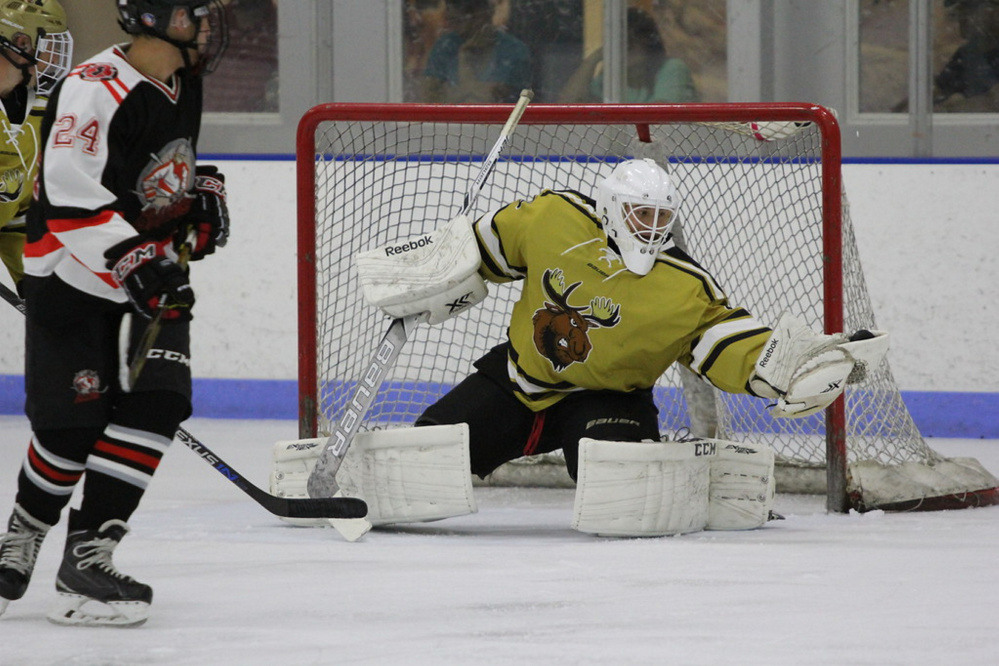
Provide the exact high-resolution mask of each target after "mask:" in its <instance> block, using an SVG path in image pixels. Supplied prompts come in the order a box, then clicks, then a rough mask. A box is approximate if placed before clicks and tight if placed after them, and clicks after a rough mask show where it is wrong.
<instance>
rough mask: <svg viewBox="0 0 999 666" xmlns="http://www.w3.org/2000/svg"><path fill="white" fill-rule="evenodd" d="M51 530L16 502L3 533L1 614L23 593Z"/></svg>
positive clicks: (0, 592)
mask: <svg viewBox="0 0 999 666" xmlns="http://www.w3.org/2000/svg"><path fill="white" fill-rule="evenodd" d="M48 531H49V525H46V524H45V523H43V522H41V521H38V520H35V519H34V518H32V517H31V516H30V515H28V513H27V512H25V511H24V509H22V508H21V507H20V506H18V505H16V504H15V505H14V511H13V512H12V513H11V514H10V521H9V522H8V523H7V533H6V534H3V535H0V615H3V612H4V611H5V610H6V609H7V604H9V603H10V602H11V601H15V600H17V599H20V598H21V597H23V596H24V591H25V590H27V589H28V583H29V582H30V581H31V572H32V571H33V570H34V568H35V560H36V559H37V558H38V549H39V548H41V547H42V540H43V539H45V535H46V533H48Z"/></svg>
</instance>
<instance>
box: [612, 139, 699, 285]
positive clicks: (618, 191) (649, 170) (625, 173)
mask: <svg viewBox="0 0 999 666" xmlns="http://www.w3.org/2000/svg"><path fill="white" fill-rule="evenodd" d="M679 205H680V195H679V193H678V192H677V191H676V187H674V186H673V181H672V180H671V179H670V177H669V174H667V173H666V171H665V170H664V169H663V168H662V167H660V166H659V165H658V164H656V163H655V161H654V160H651V159H648V158H646V159H641V160H627V161H624V162H621V163H620V164H618V165H617V166H616V167H614V170H613V171H612V172H611V174H610V175H609V176H607V177H606V178H604V179H603V180H601V181H600V182H599V183H598V184H597V213H598V214H599V215H600V216H601V218H602V221H603V225H604V230H605V231H606V232H607V238H608V239H610V240H613V241H614V244H615V245H617V249H618V251H620V253H621V258H622V259H623V260H624V265H625V267H626V268H627V269H628V270H629V271H631V272H632V273H636V274H638V275H646V274H647V273H648V272H649V271H651V270H652V267H653V266H654V265H655V263H656V257H657V256H659V252H660V250H662V247H663V245H664V244H665V243H666V241H667V240H668V239H669V236H670V231H671V230H672V228H673V223H674V222H675V221H676V211H677V208H678V207H679Z"/></svg>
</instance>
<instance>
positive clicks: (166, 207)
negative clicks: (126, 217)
mask: <svg viewBox="0 0 999 666" xmlns="http://www.w3.org/2000/svg"><path fill="white" fill-rule="evenodd" d="M194 163H195V157H194V148H193V147H192V146H191V142H190V141H189V140H188V139H174V140H173V141H171V142H170V143H168V144H167V145H166V146H164V147H163V149H162V150H161V151H160V152H159V154H157V155H153V157H152V159H151V160H150V161H149V163H148V164H147V165H146V168H145V169H143V170H142V172H141V173H140V174H139V182H138V183H136V191H137V193H138V195H139V198H140V199H141V201H142V202H143V206H142V213H141V216H140V217H139V219H138V220H137V221H136V223H135V226H136V228H137V229H138V230H139V231H148V230H151V229H155V228H157V227H159V226H161V225H163V224H165V223H167V222H169V221H170V220H173V219H174V218H176V217H179V216H180V215H183V214H184V213H186V212H187V211H188V210H189V209H190V207H191V198H190V196H189V195H188V192H189V191H190V190H191V188H192V187H194Z"/></svg>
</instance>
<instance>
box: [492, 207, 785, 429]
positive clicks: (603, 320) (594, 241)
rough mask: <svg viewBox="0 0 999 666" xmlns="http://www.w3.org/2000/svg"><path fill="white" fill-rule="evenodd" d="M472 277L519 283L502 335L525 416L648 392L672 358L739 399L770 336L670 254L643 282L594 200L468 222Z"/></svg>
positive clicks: (679, 255) (511, 210) (684, 259)
mask: <svg viewBox="0 0 999 666" xmlns="http://www.w3.org/2000/svg"><path fill="white" fill-rule="evenodd" d="M475 231H476V237H477V240H478V243H479V251H480V253H481V256H482V266H481V268H480V273H481V274H482V276H483V277H484V278H485V279H487V280H490V281H492V282H509V281H511V280H524V285H523V290H522V292H521V296H520V299H519V300H518V301H517V302H516V303H515V304H514V306H513V313H512V316H511V319H510V328H509V331H508V335H509V340H510V347H511V351H510V356H509V359H508V370H509V376H510V381H511V382H512V384H513V390H514V392H515V394H516V395H517V397H518V398H519V399H520V400H521V402H523V403H524V404H525V405H527V406H528V407H530V408H531V409H533V410H535V411H539V410H542V409H544V408H546V407H549V406H551V405H553V404H554V403H556V402H558V400H560V399H561V398H562V397H564V396H565V395H566V393H568V392H571V391H579V390H586V389H589V390H612V391H632V390H635V389H646V388H649V387H651V386H653V385H654V384H655V383H656V380H658V379H659V377H660V376H661V375H662V374H663V372H665V371H666V369H667V368H668V367H669V366H670V365H672V364H673V363H674V362H675V361H679V362H680V363H682V364H683V365H685V366H687V367H688V368H690V369H691V370H693V371H694V372H696V373H697V374H698V375H700V376H702V377H705V378H706V379H708V381H710V382H711V383H712V384H713V385H715V386H717V387H718V388H720V389H722V390H724V391H728V392H732V393H747V392H748V388H747V381H748V380H749V376H750V374H751V372H752V370H753V366H754V364H755V363H756V359H757V358H758V356H759V354H760V351H761V349H762V348H763V345H764V343H765V342H766V341H767V339H768V337H769V335H770V329H769V328H768V327H766V326H764V325H762V324H760V323H759V322H758V321H756V320H755V319H754V318H753V317H752V315H750V314H749V312H747V311H746V310H744V309H742V308H733V307H731V306H730V305H729V304H728V301H727V299H726V297H725V294H724V293H722V291H721V289H719V287H718V285H716V284H715V281H714V279H713V278H712V277H711V275H709V274H708V272H707V271H705V270H704V269H703V268H701V267H700V266H699V265H698V264H697V263H695V262H694V261H693V260H692V259H690V257H688V256H687V255H686V254H685V253H683V252H682V251H680V250H679V249H677V248H676V247H672V246H670V247H669V248H668V249H666V250H665V251H664V252H663V253H662V254H661V255H660V256H659V258H658V260H657V261H656V264H655V267H654V268H653V269H652V270H651V271H650V272H649V273H648V274H647V275H645V276H638V275H636V274H635V273H632V272H630V271H629V270H627V269H626V268H625V266H624V263H623V261H622V260H621V257H620V256H619V255H618V253H617V252H615V250H614V248H613V247H612V246H610V245H608V242H607V237H606V235H605V234H604V232H603V229H602V228H601V225H600V221H599V218H598V217H597V214H596V212H595V210H594V207H593V201H592V200H590V199H588V198H586V197H584V196H583V195H581V194H579V193H577V192H572V191H551V190H545V191H544V192H542V193H541V194H540V195H538V196H537V197H535V198H534V199H531V200H529V201H516V202H514V203H512V204H509V205H507V206H505V207H504V208H501V209H499V210H497V211H495V212H492V213H489V214H487V215H485V216H483V217H482V218H480V219H479V220H478V221H477V222H476V224H475Z"/></svg>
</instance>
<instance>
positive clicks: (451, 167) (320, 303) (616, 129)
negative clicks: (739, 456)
mask: <svg viewBox="0 0 999 666" xmlns="http://www.w3.org/2000/svg"><path fill="white" fill-rule="evenodd" d="M338 106H339V109H337V107H338ZM348 106H349V105H331V106H330V107H329V111H328V112H324V113H326V114H327V115H326V116H318V120H320V121H321V122H318V124H317V125H316V129H315V132H314V135H313V136H305V137H304V138H303V139H301V141H302V142H303V143H302V144H300V148H299V150H300V153H299V160H300V162H301V161H302V160H309V161H311V162H312V163H313V164H314V166H315V177H314V179H312V181H313V182H312V186H313V191H312V192H309V191H308V188H307V187H306V188H305V189H302V190H300V196H302V197H312V198H313V200H314V202H315V211H314V219H312V218H313V215H312V213H311V212H310V213H308V214H307V215H306V217H307V218H309V219H303V220H301V221H300V224H301V229H300V231H301V232H302V233H303V234H304V235H305V236H304V238H305V243H306V246H308V245H309V244H310V243H311V241H312V238H311V236H312V235H313V234H314V243H315V265H314V276H315V281H316V285H315V298H316V300H315V306H314V307H315V310H314V315H315V317H316V318H317V325H316V331H315V336H314V338H312V340H311V341H310V340H309V338H310V336H308V335H307V334H306V335H303V339H305V343H304V345H303V349H302V350H301V352H302V354H303V358H304V359H306V363H311V362H312V361H313V360H314V362H315V383H314V385H313V384H312V380H311V377H310V376H309V374H308V373H306V374H304V375H303V378H304V379H303V382H304V385H303V386H301V387H300V393H301V394H302V404H303V405H304V406H305V411H306V412H307V413H305V414H303V415H302V423H303V433H302V436H303V437H306V436H312V433H311V432H309V431H310V430H311V429H312V427H313V425H312V424H313V423H315V428H316V429H317V430H318V431H319V434H322V433H324V432H326V431H327V430H328V424H329V423H330V422H331V420H333V419H335V418H337V417H338V415H339V414H340V413H341V412H342V410H343V408H344V406H345V405H346V404H347V402H348V401H349V400H350V399H351V397H352V395H353V388H354V387H355V386H356V384H355V382H356V380H357V379H358V378H359V377H361V376H362V374H363V373H364V372H365V370H366V369H367V366H368V363H369V359H370V357H371V355H372V353H373V352H374V350H375V349H376V347H377V344H378V341H379V339H380V338H381V336H382V335H383V334H384V332H385V329H386V328H387V325H388V321H387V320H386V319H385V317H384V316H383V315H381V314H380V313H379V312H377V311H376V310H374V309H373V308H371V307H369V306H367V305H366V304H365V303H364V302H363V300H362V298H361V293H360V289H359V287H358V285H357V278H356V274H355V272H354V269H353V267H352V263H351V258H352V257H353V256H354V255H355V254H356V253H357V252H360V251H362V250H367V249H371V248H373V247H376V246H379V245H383V244H386V243H389V242H394V241H398V240H401V239H405V238H407V237H410V236H415V235H418V234H421V233H426V232H429V231H431V230H433V229H434V228H435V227H437V226H438V225H439V224H441V223H442V222H444V221H446V220H447V219H449V218H450V217H451V216H453V215H454V214H455V213H456V212H457V210H458V209H459V207H460V205H461V202H462V198H463V196H464V195H465V193H466V191H467V189H468V187H469V184H470V183H471V182H472V180H473V179H474V178H475V176H476V175H477V173H478V172H479V170H480V168H481V164H482V159H483V157H484V156H485V155H486V154H488V152H489V150H490V148H491V147H492V145H493V143H494V142H495V140H496V137H497V135H498V133H499V128H500V126H501V125H502V124H503V122H504V121H505V119H506V114H507V113H508V112H509V110H508V109H497V107H476V108H477V109H478V110H475V108H473V107H444V108H445V109H446V108H450V109H452V110H453V113H452V114H451V115H453V118H451V119H450V120H447V121H445V120H444V116H445V115H447V114H446V113H444V111H441V110H440V109H439V111H440V114H439V115H435V116H433V120H434V122H423V121H417V120H416V118H417V117H420V116H421V114H422V115H424V116H425V115H426V114H427V112H426V111H425V109H426V107H423V109H424V110H420V107H414V106H410V107H403V106H401V105H388V106H383V107H381V108H379V107H377V106H373V107H369V109H368V110H366V111H365V113H363V114H361V115H362V116H363V115H366V116H367V118H365V119H356V118H358V117H359V115H358V113H359V112H357V111H356V109H352V110H351V112H350V113H349V114H347V115H348V116H349V117H351V118H354V119H350V120H348V119H345V118H346V117H347V116H345V115H344V114H343V110H344V107H348ZM723 106H724V107H727V106H731V107H733V108H735V107H736V105H712V107H713V108H715V109H717V108H719V107H723ZM389 107H391V109H392V110H391V112H389V111H387V110H386V109H387V108H389ZM490 108H491V109H492V111H488V109H490ZM544 108H545V107H542V106H535V107H529V108H528V111H527V113H526V114H525V116H524V120H523V121H522V123H521V125H520V126H519V127H518V128H517V129H516V131H515V133H514V136H513V138H512V139H511V141H510V143H509V144H508V146H507V148H506V151H505V155H504V157H503V158H502V159H501V161H500V162H499V163H498V164H497V166H496V168H495V171H494V172H493V173H492V174H491V176H490V177H489V178H488V180H487V182H486V185H485V187H484V189H483V191H482V192H481V195H480V196H479V198H478V200H477V201H476V203H475V206H474V208H473V210H472V215H473V217H477V216H478V215H481V214H482V213H483V212H485V211H488V210H490V209H493V208H497V207H499V206H502V205H504V204H506V203H508V202H510V201H512V200H515V199H517V198H525V197H530V196H532V195H534V194H536V193H537V192H539V191H541V190H542V189H545V188H551V189H576V190H579V191H581V192H583V193H584V194H587V195H592V194H593V193H594V192H595V186H596V183H597V181H598V180H599V179H600V178H601V177H603V176H604V175H606V174H607V173H608V172H609V171H610V170H611V169H612V168H613V165H614V164H616V163H617V162H618V161H620V160H621V159H627V158H631V157H652V158H654V159H656V160H657V161H658V162H659V163H660V164H661V165H662V166H664V167H665V168H666V169H667V170H668V171H669V172H670V173H671V174H673V176H674V177H675V178H676V181H677V187H678V189H679V191H680V193H681V197H682V200H683V201H682V205H681V208H680V213H679V219H680V224H681V225H682V231H681V234H680V238H679V239H678V242H681V243H683V244H684V246H685V247H686V249H687V250H688V252H689V253H690V254H691V255H692V256H693V257H694V258H695V260H697V261H698V262H699V263H700V264H701V265H702V266H704V267H705V268H706V269H707V270H708V271H710V272H711V274H712V275H713V276H714V277H715V278H716V279H717V281H718V283H719V284H720V285H721V286H722V288H723V289H725V290H726V292H727V293H728V294H729V296H730V300H731V302H732V303H733V304H737V305H740V306H743V307H746V308H747V309H749V310H750V311H751V312H752V313H753V314H754V315H755V316H756V317H757V318H758V319H760V320H761V321H764V322H774V321H776V320H777V318H778V316H779V315H780V313H781V312H782V311H784V310H789V311H792V312H794V313H796V314H799V315H800V316H802V317H803V318H804V319H805V321H806V322H807V323H808V324H809V325H810V326H812V327H813V328H814V329H816V330H823V328H824V322H825V321H827V317H828V316H829V312H828V311H827V305H828V306H829V308H830V309H832V311H833V312H835V308H836V305H837V302H838V301H839V299H841V300H842V312H843V327H842V330H845V331H853V330H856V329H859V328H877V327H876V324H875V320H874V314H873V312H872V308H871V303H870V298H869V296H868V293H867V288H866V285H865V283H864V277H863V271H862V268H861V263H860V259H859V257H858V255H857V249H856V244H855V242H854V236H853V230H852V227H851V224H850V218H849V214H848V209H847V207H846V206H845V205H844V207H843V216H842V230H841V237H842V248H843V250H842V275H843V285H842V292H841V293H836V292H837V290H836V289H835V284H833V285H832V287H831V286H830V284H827V282H826V281H825V276H827V275H829V273H827V272H826V271H827V269H828V266H827V264H828V263H829V262H835V261H836V260H837V257H836V256H829V255H828V254H827V253H826V248H825V246H824V245H823V229H824V223H823V210H824V199H823V194H824V192H823V178H822V165H823V159H824V155H823V145H824V142H823V136H822V132H821V131H820V126H819V125H818V124H814V123H813V124H808V125H805V126H793V125H788V124H787V123H784V122H782V123H780V124H777V123H760V124H756V125H750V124H747V123H744V122H733V123H728V124H723V123H717V122H708V121H717V120H719V118H718V116H717V114H715V115H711V116H706V117H705V118H704V121H700V122H670V118H671V113H673V111H671V108H674V107H669V106H662V107H653V106H651V105H644V106H643V108H642V110H641V112H638V111H634V110H635V109H636V107H627V106H614V107H611V106H609V105H608V106H603V107H600V111H599V112H598V111H596V110H595V107H592V106H591V107H580V108H578V109H573V107H569V106H562V107H558V108H559V109H560V110H559V112H558V114H559V115H558V118H559V120H558V122H547V123H543V122H541V118H542V117H543V116H542V115H539V114H540V111H541V110H543V109H544ZM550 108H552V109H554V108H555V107H550ZM802 108H803V109H804V108H805V107H804V106H803V107H802ZM405 109H412V110H413V114H412V119H407V115H406V113H405ZM459 109H461V110H459ZM629 109H631V110H632V111H633V112H634V113H638V114H639V115H637V116H635V118H641V119H647V118H648V117H649V114H650V113H651V112H652V110H655V109H661V114H660V116H661V117H662V119H663V121H662V122H656V123H646V122H638V121H636V120H635V118H632V117H631V116H630V115H629V113H631V112H630V111H629ZM337 113H339V114H340V115H341V117H342V119H336V118H335V117H334V114H337ZM379 113H382V117H378V115H377V114H379ZM435 113H436V112H435ZM761 113H762V112H761ZM674 115H675V114H674ZM785 115H786V114H785ZM544 117H547V116H544ZM393 118H394V119H393ZM400 118H402V119H401V120H400ZM740 119H741V118H740ZM760 119H761V120H766V117H765V116H763V115H761V117H760ZM781 119H786V118H784V117H782V118H781ZM802 119H803V120H807V119H808V118H807V114H805V113H804V112H802ZM485 121H488V122H485ZM761 137H762V138H766V139H767V140H761ZM833 139H835V140H836V141H838V137H833ZM309 141H312V142H313V143H312V145H311V146H309V145H306V144H307V142H309ZM826 145H828V144H826ZM836 145H837V151H836V152H835V155H834V157H833V158H830V157H829V156H828V155H827V156H825V159H826V160H827V161H829V160H830V159H834V160H835V164H834V165H833V166H835V168H836V170H837V172H836V173H837V174H838V166H839V165H838V144H836ZM302 166H303V165H302V164H301V163H300V168H301V167H302ZM306 166H311V165H306ZM839 195H840V193H839V192H837V193H836V196H837V197H839ZM844 200H845V197H844ZM826 208H828V201H826ZM833 228H835V227H833ZM300 261H305V262H309V261H310V257H308V256H303V257H300ZM834 268H835V267H834ZM311 270H312V266H308V267H307V269H306V272H308V271H311ZM303 289H304V290H305V291H306V292H308V290H310V289H311V285H309V284H308V282H305V283H303ZM830 289H831V290H832V291H830ZM518 293H519V287H518V286H517V285H513V286H508V285H505V286H495V285H491V292H490V296H489V298H487V300H486V301H485V302H484V303H482V304H481V305H479V306H477V307H476V308H475V309H474V310H473V311H471V312H469V313H466V314H464V315H462V316H460V317H457V318H455V319H451V320H449V321H447V322H445V323H444V324H442V325H439V326H434V327H429V326H422V327H419V328H418V329H417V331H416V333H415V334H414V335H413V336H412V337H411V339H410V342H409V343H408V344H407V346H406V348H405V349H404V350H403V351H402V354H401V356H400V358H399V361H398V363H397V365H396V367H395V368H394V369H393V370H392V371H391V373H390V376H389V377H388V378H387V380H386V384H384V385H383V388H382V390H381V392H380V394H379V396H378V398H377V399H376V401H375V403H374V405H373V408H372V409H371V410H370V412H369V413H368V414H367V416H366V417H365V419H364V422H363V423H362V425H361V428H362V429H370V428H373V427H391V426H397V425H405V424H409V423H412V422H413V421H414V420H415V419H416V417H417V416H418V415H419V414H420V413H421V412H422V411H423V410H424V409H425V408H426V407H427V406H429V405H430V404H431V403H433V402H434V401H435V400H437V399H438V398H439V397H440V396H441V395H443V394H444V393H445V392H446V391H447V390H448V389H449V388H450V387H451V386H453V385H454V384H456V383H457V382H459V381H460V380H461V379H463V378H464V377H465V376H466V375H467V374H468V373H469V372H470V371H471V370H472V361H474V360H475V359H477V358H478V357H479V356H481V355H482V354H483V353H485V352H486V350H488V349H489V348H490V347H491V346H493V345H495V344H497V343H499V342H501V341H502V340H503V339H504V336H505V328H506V322H507V317H508V313H509V312H510V309H511V306H512V302H513V300H514V299H515V298H516V297H517V295H518ZM308 296H309V294H308V293H303V294H301V298H302V302H303V308H304V309H305V310H306V311H307V310H308V308H310V307H312V306H311V305H310V304H309V298H308ZM307 323H308V317H306V319H304V320H303V325H307ZM313 343H314V347H313V346H312V344H313ZM685 388H686V390H685ZM695 394H704V395H706V397H707V403H706V405H707V406H706V407H705V402H704V399H703V398H702V399H701V400H699V401H696V402H695V400H694V399H693V395H695ZM655 395H656V400H657V403H658V405H659V407H660V430H661V431H662V433H663V434H664V435H666V436H671V435H675V434H678V433H682V432H686V431H687V430H688V429H691V428H692V426H693V428H692V429H693V430H694V431H695V433H696V434H703V435H711V436H715V437H719V438H724V439H732V440H742V441H747V440H748V441H753V442H766V443H767V444H769V445H771V446H772V447H773V448H774V449H775V450H776V451H777V454H778V458H779V460H780V461H781V463H782V464H784V465H790V466H792V467H798V468H802V469H821V468H823V467H824V466H825V463H826V459H827V454H826V441H827V430H828V429H830V428H835V427H837V425H838V424H837V422H836V421H832V422H831V423H832V425H829V424H827V416H826V415H825V414H818V415H815V416H813V417H809V418H804V419H775V418H772V417H771V416H770V414H769V412H768V410H767V406H768V405H767V402H766V401H764V400H760V399H756V398H751V397H748V396H742V395H729V394H723V393H721V392H717V391H715V390H714V389H711V388H710V387H706V385H705V384H703V383H702V382H699V380H697V379H696V378H693V379H691V378H690V377H687V378H686V379H685V380H683V381H681V377H680V374H679V372H678V371H677V370H676V369H675V368H674V369H671V370H670V371H668V372H667V373H666V374H665V375H664V376H663V377H662V378H661V379H660V381H659V383H658V385H657V388H656V392H655ZM688 402H689V403H690V404H691V405H692V406H693V405H695V404H696V405H700V406H699V408H698V411H699V413H700V414H701V418H699V419H697V420H695V421H693V422H692V421H691V417H690V415H689V412H690V410H689V409H688ZM845 405H846V407H845V420H844V423H845V430H844V431H843V434H845V437H846V442H847V454H846V455H847V459H848V461H849V462H850V463H855V462H857V461H873V462H875V463H880V464H882V465H900V464H902V463H911V462H915V463H918V464H930V465H934V464H935V463H936V461H938V460H940V457H939V456H938V455H937V454H936V453H935V452H933V451H932V450H931V449H930V448H928V447H927V446H926V444H925V443H924V441H923V439H922V437H921V436H920V434H919V431H918V429H917V428H916V426H915V425H914V423H913V421H912V419H911V417H910V415H909V413H908V411H907V409H906V407H905V405H904V403H903V402H902V398H901V395H900V394H899V391H898V389H897V387H896V385H895V381H894V379H893V378H892V374H891V370H890V368H889V366H888V364H887V362H885V363H883V364H882V365H881V367H879V368H876V369H874V372H872V373H870V376H869V378H868V379H867V380H865V381H864V382H863V383H861V384H859V385H854V386H851V387H850V388H849V389H847V391H846V399H845ZM313 406H314V408H312V407H313ZM712 412H713V413H712ZM851 490H853V489H851Z"/></svg>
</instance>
